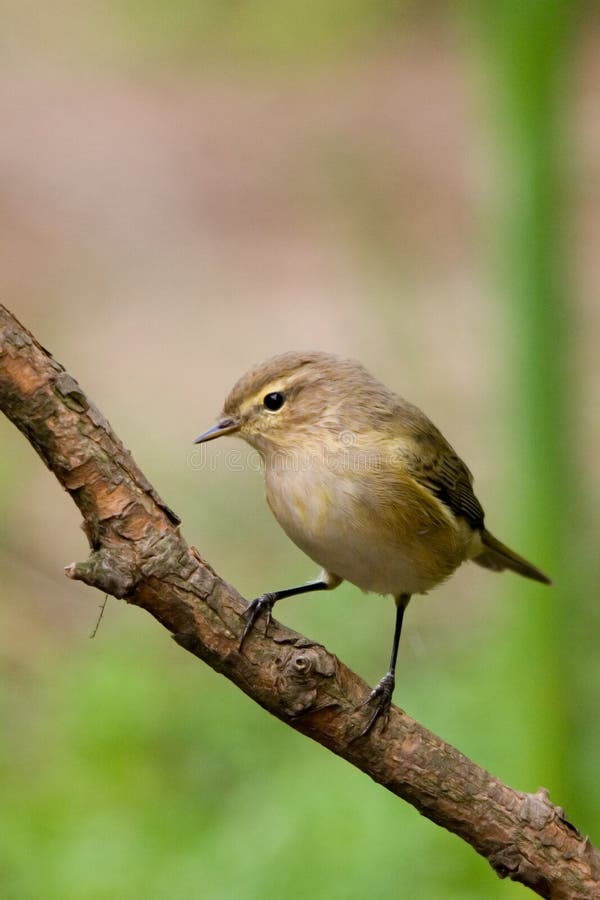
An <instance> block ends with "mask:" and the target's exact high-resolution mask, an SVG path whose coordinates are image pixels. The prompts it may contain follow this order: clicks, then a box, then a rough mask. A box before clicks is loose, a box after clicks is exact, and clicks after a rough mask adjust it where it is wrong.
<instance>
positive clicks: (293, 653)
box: [0, 306, 600, 900]
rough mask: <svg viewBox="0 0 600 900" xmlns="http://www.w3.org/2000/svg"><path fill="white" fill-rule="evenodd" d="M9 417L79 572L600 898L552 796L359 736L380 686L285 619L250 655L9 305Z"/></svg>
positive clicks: (3, 316) (314, 725)
mask: <svg viewBox="0 0 600 900" xmlns="http://www.w3.org/2000/svg"><path fill="white" fill-rule="evenodd" d="M0 408H1V409H2V410H3V412H5V413H6V415H7V416H8V418H9V419H11V421H12V422H14V424H15V425H16V426H17V428H19V429H20V430H21V431H22V432H23V434H24V435H25V436H26V437H27V439H28V440H29V442H30V443H31V444H33V446H34V447H35V449H36V450H37V452H38V453H39V455H40V456H41V457H42V459H43V460H44V462H45V463H46V465H47V466H48V468H50V469H51V470H52V471H53V472H54V474H55V475H56V477H57V478H58V480H59V481H60V483H61V484H62V485H63V487H64V488H65V489H66V490H67V491H68V492H69V493H70V494H71V496H72V498H73V500H74V501H75V503H76V504H77V506H78V507H79V509H80V511H81V513H82V515H83V520H84V529H85V532H86V534H87V536H88V539H89V542H90V546H91V554H90V556H89V558H88V559H87V560H86V561H85V562H81V563H76V564H75V563H74V564H72V565H70V566H68V567H67V569H66V570H65V571H66V574H67V575H68V576H69V578H75V579H79V580H81V581H84V582H86V584H89V585H92V586H93V587H96V588H98V589H99V590H101V591H104V592H107V593H109V594H112V595H113V596H115V597H119V598H124V599H125V600H127V602H128V603H133V604H135V605H136V606H141V607H142V608H144V609H146V610H147V611H148V612H149V613H151V614H152V615H153V616H154V617H155V618H156V619H158V621H159V622H160V623H161V624H162V625H164V627H165V628H167V629H168V630H169V631H170V632H171V634H172V636H173V637H174V639H175V640H176V641H177V643H178V644H180V645H181V646H182V647H184V648H185V649H186V650H189V651H190V653H194V654H195V655H196V656H198V657H200V658H201V659H203V660H204V661H205V662H207V663H208V664H209V665H210V666H212V668H213V669H216V670H217V671H219V672H222V673H223V674H224V675H225V676H226V677H227V678H229V679H230V680H231V681H233V682H234V683H235V684H237V685H238V687H240V688H241V689H242V690H243V691H244V692H245V693H246V694H248V696H250V697H251V698H252V699H253V700H255V701H256V702H257V703H259V704H260V705H261V706H263V707H264V708H265V709H267V710H268V711H269V712H271V713H272V714H273V715H275V716H277V717H278V718H279V719H281V720H282V721H283V722H286V723H287V724H288V725H291V727H292V728H295V729H296V730H297V731H300V732H302V733H303V734H306V735H307V736H309V737H311V738H313V740H315V741H318V742H319V743H320V744H323V746H325V747H328V748H329V749H330V750H332V751H333V752H334V753H337V754H338V755H339V756H342V757H343V758H344V759H346V760H348V762H350V763H352V765H354V766H356V767H357V768H359V769H361V770H362V771H363V772H366V773H367V774H368V775H370V776H371V778H373V779H374V780H375V781H377V782H379V783H380V784H382V785H384V786H385V787H386V788H388V790H390V791H392V792H393V793H394V794H397V795H398V796H399V797H402V798H403V799H405V800H408V802H409V803H412V804H413V806H415V807H416V808H417V809H418V810H419V812H420V813H422V814H423V815H425V816H427V817H428V818H430V819H431V820H432V821H434V822H436V823H437V824H438V825H441V826H443V827H444V828H447V829H448V830H449V831H452V832H454V833H455V834H457V835H459V836H460V837H461V838H463V840H465V841H467V842H468V843H469V844H471V846H472V847H473V848H474V849H475V850H476V851H477V852H478V853H480V854H481V855H482V856H485V857H486V859H487V860H488V861H489V862H490V864H491V865H492V866H493V868H494V869H495V870H496V872H497V873H498V875H500V876H501V877H506V876H508V877H510V878H512V879H514V880H515V881H520V882H522V883H523V884H524V885H526V886H527V887H529V888H531V889H532V890H533V891H535V892H536V893H538V894H539V895H540V896H542V897H550V898H555V900H567V898H569V900H573V898H593V897H599V896H600V853H598V851H597V850H596V849H595V848H594V847H592V845H591V844H590V843H589V841H588V840H587V838H583V837H582V836H581V835H580V834H579V832H578V831H577V830H576V829H575V828H574V827H573V826H572V825H571V824H570V823H569V822H568V821H567V820H566V819H565V817H564V814H563V812H562V810H561V809H560V808H558V807H556V806H554V805H553V804H552V803H551V802H550V800H549V798H548V795H547V792H546V791H545V790H544V789H540V790H539V791H538V792H537V793H535V794H525V793H521V792H519V791H515V790H512V789H511V788H509V787H508V786H506V785H505V784H502V783H501V782H500V781H498V780H497V779H496V778H493V777H492V776H491V775H490V774H489V773H488V772H486V771H485V770H484V769H481V768H480V767H479V766H477V765H475V764H474V763H473V762H471V761H470V760H469V759H467V758H466V757H465V756H463V755H462V754H461V753H459V751H458V750H456V749H455V748H454V747H451V746H450V745H449V744H446V743H445V742H444V741H442V740H440V738H438V737H436V736H435V735H433V734H432V733H431V732H429V731H427V730H426V729H425V728H423V727H422V726H421V725H419V724H418V723H417V722H415V721H414V720H413V719H411V718H410V717H409V716H407V715H406V714H405V713H404V712H402V711H401V710H399V709H397V708H395V707H393V708H392V710H391V713H390V717H389V721H388V724H387V726H386V727H385V728H383V727H381V726H378V727H376V728H375V729H374V730H373V732H372V733H371V734H369V735H368V737H366V738H359V739H356V735H357V734H358V733H359V732H360V729H361V727H362V726H363V725H364V715H365V711H364V709H361V707H360V704H361V703H362V702H363V701H364V700H365V699H366V697H367V696H368V693H369V687H368V686H367V685H366V684H365V682H364V681H362V679H360V678H359V677H358V676H357V675H355V674H354V673H353V672H351V671H350V670H349V669H347V668H346V666H344V665H343V663H341V662H340V661H339V660H338V659H337V658H336V657H335V656H333V655H332V654H331V653H328V652H327V650H326V649H325V648H324V647H322V646H321V645H320V644H317V643H315V642H314V641H311V640H309V639H308V638H305V637H302V636H300V635H298V634H296V633H295V632H293V631H290V630H289V629H288V628H285V627H284V626H282V625H280V624H279V623H277V622H273V624H272V627H271V630H270V636H269V637H266V636H264V635H263V634H262V633H261V632H260V630H259V631H253V632H252V634H251V636H250V637H249V639H248V640H247V641H246V643H245V645H244V650H243V653H239V652H238V649H237V646H238V640H239V637H240V633H241V630H242V624H243V620H242V619H241V614H242V613H243V611H244V609H245V605H246V604H245V601H244V600H243V598H242V597H241V596H240V595H239V594H238V593H237V591H236V590H235V589H234V588H233V587H231V586H230V585H228V584H227V583H226V582H224V581H223V580H222V579H221V578H220V577H219V576H218V575H217V574H216V573H215V572H214V571H213V570H212V569H211V567H210V566H209V565H208V563H206V562H205V561H204V560H203V559H202V557H201V556H200V554H199V553H198V552H197V551H196V550H195V549H194V548H193V547H190V546H188V544H187V543H186V542H185V540H184V539H183V537H182V536H181V534H180V532H179V527H178V526H179V519H178V518H177V516H176V515H175V514H174V513H173V512H172V511H171V510H170V509H169V508H168V507H167V506H166V505H165V503H163V501H162V500H161V499H160V497H159V496H158V494H157V493H156V491H154V489H153V488H152V486H151V485H150V484H149V483H148V481H147V479H146V478H145V477H144V475H143V474H142V473H141V472H140V470H139V469H138V467H137V466H136V464H135V462H134V461H133V459H132V457H131V455H130V454H129V453H128V451H127V450H126V449H125V448H124V447H123V445H122V444H121V442H120V441H119V440H118V438H117V437H116V435H115V434H114V433H113V431H112V429H111V428H110V425H109V424H108V422H107V421H106V419H105V418H104V417H103V416H102V415H101V413H99V412H98V410H97V409H96V407H95V406H94V405H93V404H92V403H91V402H90V401H89V400H88V398H87V397H86V396H85V394H84V393H83V391H82V390H81V389H80V387H79V385H78V384H77V382H76V381H75V380H74V379H73V378H72V377H71V376H70V375H68V374H67V373H66V372H65V370H64V369H63V368H62V366H60V365H59V364H58V363H57V362H56V361H55V360H54V359H53V358H52V356H51V354H50V353H49V352H48V351H47V350H45V349H44V348H43V347H42V346H41V345H40V344H39V343H38V342H37V341H36V340H35V338H34V337H33V336H32V335H31V334H30V333H29V332H28V331H27V330H26V329H25V328H24V327H23V326H22V325H21V324H20V323H19V322H18V321H17V320H16V319H15V318H14V316H12V315H11V313H10V312H9V311H8V310H7V309H5V308H4V307H3V306H0Z"/></svg>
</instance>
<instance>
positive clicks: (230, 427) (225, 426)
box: [194, 419, 240, 444]
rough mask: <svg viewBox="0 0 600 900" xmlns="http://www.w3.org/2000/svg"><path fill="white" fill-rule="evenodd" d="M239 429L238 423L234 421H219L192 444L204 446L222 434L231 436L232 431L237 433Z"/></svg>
mask: <svg viewBox="0 0 600 900" xmlns="http://www.w3.org/2000/svg"><path fill="white" fill-rule="evenodd" d="M239 427H240V423H239V422H237V421H236V420H235V419H221V421H220V422H217V424H216V425H213V427H212V428H209V429H208V431H205V432H204V434H201V435H200V437H197V438H196V440H195V441H194V443H195V444H204V443H206V441H214V439H215V438H218V437H221V435H223V434H232V433H233V432H234V431H237V430H238V429H239Z"/></svg>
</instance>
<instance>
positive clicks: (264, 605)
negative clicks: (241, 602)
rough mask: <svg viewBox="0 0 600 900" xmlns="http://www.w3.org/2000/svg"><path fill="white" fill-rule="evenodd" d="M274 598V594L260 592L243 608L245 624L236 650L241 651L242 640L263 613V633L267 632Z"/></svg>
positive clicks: (275, 598)
mask: <svg viewBox="0 0 600 900" xmlns="http://www.w3.org/2000/svg"><path fill="white" fill-rule="evenodd" d="M276 600H277V595H276V594H261V596H260V597H257V598H256V600H253V601H252V603H249V604H248V607H247V608H246V609H245V610H244V613H243V616H244V618H245V619H246V625H245V627H244V631H243V632H242V636H241V638H240V642H239V644H238V652H240V651H241V649H242V647H243V645H244V641H245V640H246V638H247V637H248V635H249V634H250V632H251V631H252V629H253V628H254V626H255V624H256V622H257V621H258V619H259V618H260V617H261V615H262V614H263V613H264V615H265V635H266V634H267V632H268V630H269V625H270V624H271V618H272V616H271V612H272V610H273V604H274V603H275V601H276Z"/></svg>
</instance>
